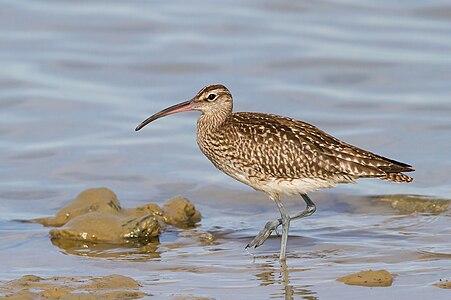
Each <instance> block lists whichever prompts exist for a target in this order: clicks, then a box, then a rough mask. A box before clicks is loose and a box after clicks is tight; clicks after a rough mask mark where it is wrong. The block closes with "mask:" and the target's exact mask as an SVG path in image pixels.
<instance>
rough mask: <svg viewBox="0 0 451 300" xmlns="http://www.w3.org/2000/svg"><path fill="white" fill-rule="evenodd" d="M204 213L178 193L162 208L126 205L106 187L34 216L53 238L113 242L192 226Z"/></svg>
mask: <svg viewBox="0 0 451 300" xmlns="http://www.w3.org/2000/svg"><path fill="white" fill-rule="evenodd" d="M200 218H201V215H200V213H199V211H197V210H196V208H195V206H194V205H193V204H191V203H190V202H189V201H188V200H187V199H186V198H183V197H176V198H174V199H171V200H169V201H167V202H166V203H165V205H164V208H163V209H161V208H160V207H159V206H158V205H157V204H153V203H150V204H146V205H143V206H139V207H136V208H125V209H123V208H122V207H121V205H120V203H119V200H118V199H117V197H116V195H115V194H114V193H113V192H112V191H111V190H109V189H107V188H95V189H88V190H85V191H83V192H82V193H80V194H79V195H78V196H77V197H76V198H75V200H73V201H72V202H70V203H69V204H67V205H66V206H65V207H63V208H62V209H61V210H59V211H58V212H57V213H56V215H55V217H48V218H40V219H34V220H31V221H32V222H35V223H40V224H42V225H44V226H54V227H58V228H54V229H52V230H50V235H51V237H52V239H70V240H80V241H88V242H105V243H111V244H122V243H127V242H128V241H130V240H145V241H146V240H150V239H152V238H156V237H158V236H159V235H160V233H161V232H162V231H163V230H164V229H165V228H166V225H167V224H169V225H172V226H176V227H187V226H193V225H194V224H195V223H196V222H199V221H200Z"/></svg>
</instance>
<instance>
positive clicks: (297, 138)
mask: <svg viewBox="0 0 451 300" xmlns="http://www.w3.org/2000/svg"><path fill="white" fill-rule="evenodd" d="M210 93H216V94H219V93H223V94H227V93H228V90H227V89H226V88H225V87H223V86H221V85H215V86H210V87H207V88H204V89H203V90H201V91H200V92H199V93H198V95H197V97H201V96H202V95H203V94H205V95H208V94H210ZM227 95H228V96H229V97H230V100H231V99H232V98H231V95H230V93H228V94H227ZM218 115H220V117H218ZM197 142H198V144H199V147H200V149H201V150H202V152H203V153H204V154H205V156H207V157H208V158H209V159H210V160H211V161H212V162H213V164H214V165H215V166H216V167H217V168H218V169H220V170H222V171H224V172H225V173H226V174H228V175H230V176H232V177H234V178H236V179H238V180H240V181H242V182H244V183H246V184H249V185H250V186H252V187H253V188H255V189H257V190H262V191H265V192H267V193H270V194H271V191H268V190H267V188H265V187H264V185H265V183H267V182H268V181H276V182H277V181H290V182H293V181H294V180H296V179H301V180H302V179H308V180H318V184H317V188H321V187H332V186H335V185H336V184H337V183H351V182H354V181H355V179H358V178H371V177H376V178H380V179H384V180H390V181H395V182H410V181H412V178H411V177H409V176H407V175H405V174H402V173H401V172H408V171H413V169H412V167H411V166H409V165H407V164H404V163H401V162H397V161H394V160H391V159H388V158H385V157H382V156H380V155H376V154H374V153H371V152H369V151H365V150H363V149H360V148H357V147H355V146H352V145H349V144H347V143H345V142H342V141H340V140H339V139H337V138H335V137H333V136H331V135H329V134H327V133H325V132H324V131H322V130H320V129H318V128H316V127H315V126H313V125H310V124H308V123H305V122H301V121H298V120H294V119H290V118H286V117H281V116H276V115H270V114H262V113H248V112H237V113H232V106H224V111H221V112H220V113H218V112H217V113H215V114H214V115H213V114H208V113H204V114H203V115H202V116H201V117H200V118H199V121H198V134H197ZM317 188H315V184H313V185H309V186H305V187H299V190H298V191H297V192H298V193H299V192H301V193H306V192H309V191H311V190H315V189H317ZM282 193H283V191H282ZM285 193H286V194H293V193H292V192H290V191H287V192H285Z"/></svg>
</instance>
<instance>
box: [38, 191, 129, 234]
mask: <svg viewBox="0 0 451 300" xmlns="http://www.w3.org/2000/svg"><path fill="white" fill-rule="evenodd" d="M120 210H121V205H120V204H119V200H118V199H117V196H116V194H115V193H114V192H113V191H111V190H109V189H107V188H95V189H87V190H85V191H83V192H81V193H80V194H79V195H78V196H77V198H75V199H74V200H73V201H72V202H70V203H69V204H67V205H66V206H65V207H63V208H62V209H60V210H59V211H58V212H57V213H56V215H55V217H48V218H40V219H34V220H32V221H33V222H36V223H40V224H42V225H44V226H51V227H59V226H63V225H64V224H66V223H67V222H68V221H69V220H71V219H73V218H75V217H77V216H80V215H84V214H86V213H89V212H95V211H100V212H104V213H108V212H110V213H113V214H114V213H117V212H119V211H120Z"/></svg>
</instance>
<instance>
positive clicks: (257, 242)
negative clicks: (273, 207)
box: [246, 194, 316, 249]
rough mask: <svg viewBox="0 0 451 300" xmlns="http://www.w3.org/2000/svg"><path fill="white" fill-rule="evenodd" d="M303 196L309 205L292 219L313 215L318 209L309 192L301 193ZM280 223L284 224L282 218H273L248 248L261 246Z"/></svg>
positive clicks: (291, 217) (291, 218)
mask: <svg viewBox="0 0 451 300" xmlns="http://www.w3.org/2000/svg"><path fill="white" fill-rule="evenodd" d="M301 196H302V198H303V199H304V201H305V203H306V204H307V207H306V209H305V210H303V211H301V212H299V213H296V214H294V215H292V216H290V221H292V220H296V219H300V218H304V217H308V216H310V215H312V214H313V213H314V212H315V211H316V206H315V204H314V203H313V201H312V200H310V198H309V196H307V194H301ZM279 225H282V219H281V218H280V219H277V220H272V221H268V222H267V223H266V225H265V227H264V228H263V229H262V230H261V231H260V232H259V233H258V234H257V236H256V237H255V238H254V239H253V240H252V241H251V242H250V243H249V244H248V245H247V246H246V249H247V248H250V247H255V248H257V247H259V246H261V245H263V243H264V242H265V241H266V240H267V239H268V237H269V236H270V235H271V233H272V232H273V231H276V232H277V227H279Z"/></svg>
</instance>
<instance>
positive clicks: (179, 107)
mask: <svg viewBox="0 0 451 300" xmlns="http://www.w3.org/2000/svg"><path fill="white" fill-rule="evenodd" d="M195 108H196V102H194V100H192V99H191V100H188V101H185V102H182V103H179V104H176V105H173V106H171V107H168V108H165V109H163V110H162V111H160V112H157V113H156V114H154V115H152V116H150V117H148V118H147V119H145V120H144V121H142V123H141V124H139V125H138V126H136V128H135V131H138V130H140V129H141V128H143V127H144V126H146V125H147V124H149V123H150V122H153V121H155V120H156V119H159V118H161V117H165V116H169V115H172V114H176V113H179V112H183V111H189V110H193V109H195Z"/></svg>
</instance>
